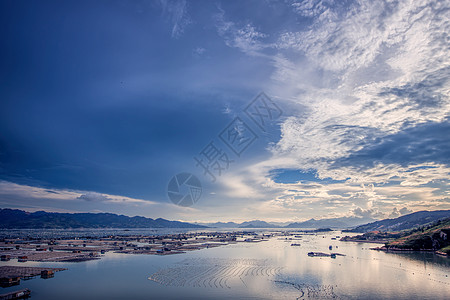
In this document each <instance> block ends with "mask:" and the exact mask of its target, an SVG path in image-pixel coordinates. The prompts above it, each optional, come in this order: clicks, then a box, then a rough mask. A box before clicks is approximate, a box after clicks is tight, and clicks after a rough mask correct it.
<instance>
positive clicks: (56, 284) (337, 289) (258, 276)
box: [0, 232, 450, 300]
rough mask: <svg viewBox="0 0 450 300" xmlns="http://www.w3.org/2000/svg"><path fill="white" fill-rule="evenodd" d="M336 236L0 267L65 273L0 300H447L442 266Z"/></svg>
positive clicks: (449, 293)
mask: <svg viewBox="0 0 450 300" xmlns="http://www.w3.org/2000/svg"><path fill="white" fill-rule="evenodd" d="M336 235H341V236H342V234H341V233H340V232H331V233H326V234H323V235H316V236H310V235H304V236H303V237H302V239H301V240H295V241H289V242H286V241H283V240H280V237H274V238H271V239H270V240H269V241H266V242H260V243H238V244H230V245H227V246H222V247H219V248H213V249H204V250H198V251H192V252H188V253H185V254H178V255H168V256H153V255H127V254H115V253H108V254H107V255H105V256H104V257H103V258H102V259H101V260H96V261H88V262H81V263H35V262H27V263H17V262H14V261H10V262H2V263H1V265H20V266H27V265H28V266H46V267H64V268H68V270H66V271H62V272H58V273H56V275H55V277H54V278H51V279H41V278H39V277H36V278H35V279H31V280H27V281H22V282H21V284H20V286H16V287H11V288H0V293H4V292H7V291H12V290H15V289H19V288H29V289H31V290H32V297H31V299H36V300H38V299H236V298H237V299H303V298H304V299H308V298H310V299H323V298H333V297H334V298H338V299H450V260H449V259H447V258H444V257H439V256H435V255H434V254H430V253H410V254H391V253H384V252H377V251H372V250H369V248H370V247H375V246H377V245H376V244H364V243H351V242H345V243H344V242H340V241H338V240H331V237H334V236H336ZM291 243H299V244H301V246H299V247H293V246H291ZM329 245H332V246H333V252H338V253H342V254H345V255H346V256H338V257H337V258H336V259H332V258H330V257H308V256H307V253H308V252H310V251H316V252H330V251H329V250H328V246H329ZM336 246H337V247H338V248H337V249H336ZM149 277H151V278H152V280H149V279H148V278H149Z"/></svg>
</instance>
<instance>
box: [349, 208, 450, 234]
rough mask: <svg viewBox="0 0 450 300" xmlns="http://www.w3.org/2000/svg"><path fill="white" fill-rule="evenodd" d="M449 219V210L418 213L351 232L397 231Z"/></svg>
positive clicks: (364, 226)
mask: <svg viewBox="0 0 450 300" xmlns="http://www.w3.org/2000/svg"><path fill="white" fill-rule="evenodd" d="M449 217H450V210H435V211H426V210H425V211H418V212H415V213H412V214H409V215H404V216H401V217H398V218H395V219H386V220H381V221H376V222H372V223H369V224H365V225H361V226H358V227H356V228H354V229H352V230H351V231H353V232H369V231H374V230H378V231H399V230H408V229H412V228H416V227H419V226H423V225H427V224H429V223H432V222H435V221H437V220H442V219H445V218H449Z"/></svg>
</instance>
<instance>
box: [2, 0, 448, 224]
mask: <svg viewBox="0 0 450 300" xmlns="http://www.w3.org/2000/svg"><path fill="white" fill-rule="evenodd" d="M448 9H449V5H448V4H447V3H445V1H444V2H442V1H424V2H423V3H422V2H420V3H419V2H418V1H397V2H395V1H379V2H376V3H372V2H371V1H360V2H358V1H283V2H276V1H223V2H221V1H192V2H191V1H126V2H124V1H95V2H92V1H63V2H61V1H27V2H26V1H2V2H1V3H0V33H1V36H2V39H1V40H0V43H1V45H0V66H1V67H0V80H1V84H0V99H1V100H0V207H11V208H20V209H25V210H29V211H35V210H41V209H44V210H48V211H71V212H85V211H90V212H100V211H105V212H115V213H122V214H126V215H143V216H148V217H165V218H169V219H178V220H186V221H216V220H217V221H242V220H248V219H256V218H258V219H264V220H268V221H297V220H304V219H308V218H312V217H314V218H328V217H340V216H361V217H362V216H365V217H373V218H384V217H394V216H399V215H401V214H404V213H408V212H411V211H418V210H424V209H429V210H430V209H450V198H449V197H450V196H449V195H450V191H449V171H450V169H449V157H450V153H449V150H448V149H450V147H449V146H450V139H449V136H450V135H449V133H450V119H449V111H450V110H449V107H450V102H449V86H450V85H449V82H448V81H449V78H450V77H449V73H450V58H449V53H450V52H449V45H448V38H449V37H448V32H450V28H449V27H450V20H449V18H448V13H446V11H447V12H448ZM261 92H264V93H265V94H267V95H268V96H269V97H270V99H271V100H272V101H273V102H272V103H275V104H276V105H277V106H278V108H279V109H280V112H282V114H281V116H279V115H277V116H276V118H273V119H272V120H271V122H270V123H268V124H267V127H265V128H264V130H262V128H261V127H258V125H257V124H256V123H255V122H254V121H253V120H252V119H251V118H249V116H248V115H247V114H245V108H246V107H247V105H248V104H249V103H251V101H252V100H253V99H255V97H256V96H257V95H259V94H260V93H261ZM236 117H239V118H240V119H241V120H242V121H243V122H244V123H245V124H246V125H247V127H248V130H250V131H251V132H253V133H254V134H255V139H254V141H253V142H252V143H251V145H249V146H248V147H247V148H245V151H243V152H242V154H241V155H240V156H237V155H236V154H235V153H233V152H231V151H230V149H229V148H227V146H226V145H225V144H224V143H223V141H221V139H220V138H219V135H220V133H221V132H222V131H223V130H224V129H225V128H227V126H228V125H229V124H230V123H231V122H232V121H233V120H234V119H235V118H236ZM233 126H234V125H233ZM247 127H246V128H247ZM211 141H213V143H214V144H215V145H216V146H217V147H219V148H220V149H221V150H222V151H223V152H224V153H227V155H228V156H229V157H228V158H229V159H230V160H232V161H233V162H232V163H230V165H229V167H228V169H227V170H224V171H223V173H222V174H220V176H219V175H218V174H216V175H217V178H216V181H215V182H212V181H211V178H210V177H209V176H208V175H206V176H205V174H203V170H202V169H201V168H199V167H198V166H196V162H195V160H194V157H198V156H199V155H200V153H201V151H202V150H203V149H204V148H205V147H206V146H207V145H208V144H209V143H210V142H211ZM180 172H190V173H193V174H194V175H196V176H197V177H198V178H199V179H200V180H201V182H202V186H203V193H202V197H201V199H200V200H199V201H198V202H197V203H196V204H195V205H194V206H192V207H179V206H176V205H174V204H172V203H171V202H170V200H169V199H168V197H167V193H166V192H167V191H166V189H167V184H168V182H169V180H170V179H171V178H172V176H174V175H175V174H177V173H180Z"/></svg>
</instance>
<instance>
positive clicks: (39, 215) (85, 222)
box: [0, 209, 205, 229]
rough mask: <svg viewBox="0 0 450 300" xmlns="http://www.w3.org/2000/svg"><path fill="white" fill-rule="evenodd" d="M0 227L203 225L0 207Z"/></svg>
mask: <svg viewBox="0 0 450 300" xmlns="http://www.w3.org/2000/svg"><path fill="white" fill-rule="evenodd" d="M0 228H2V229H8V228H9V229H12V228H17V229H20V228H23V229H25V228H26V229H32V228H52V229H62V228H205V226H201V225H197V224H190V223H185V222H179V221H169V220H165V219H161V218H158V219H151V218H145V217H128V216H124V215H116V214H111V213H73V214H72V213H50V212H45V211H37V212H34V213H29V212H26V211H23V210H18V209H0Z"/></svg>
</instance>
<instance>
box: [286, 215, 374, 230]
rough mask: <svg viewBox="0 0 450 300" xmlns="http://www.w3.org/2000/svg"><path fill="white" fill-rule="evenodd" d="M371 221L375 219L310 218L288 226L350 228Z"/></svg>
mask: <svg viewBox="0 0 450 300" xmlns="http://www.w3.org/2000/svg"><path fill="white" fill-rule="evenodd" d="M371 221H373V219H370V218H357V217H342V218H331V219H320V220H315V219H310V220H308V221H304V222H296V223H291V224H289V225H287V226H286V228H323V227H329V228H349V227H353V226H357V225H360V224H364V223H367V222H371Z"/></svg>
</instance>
